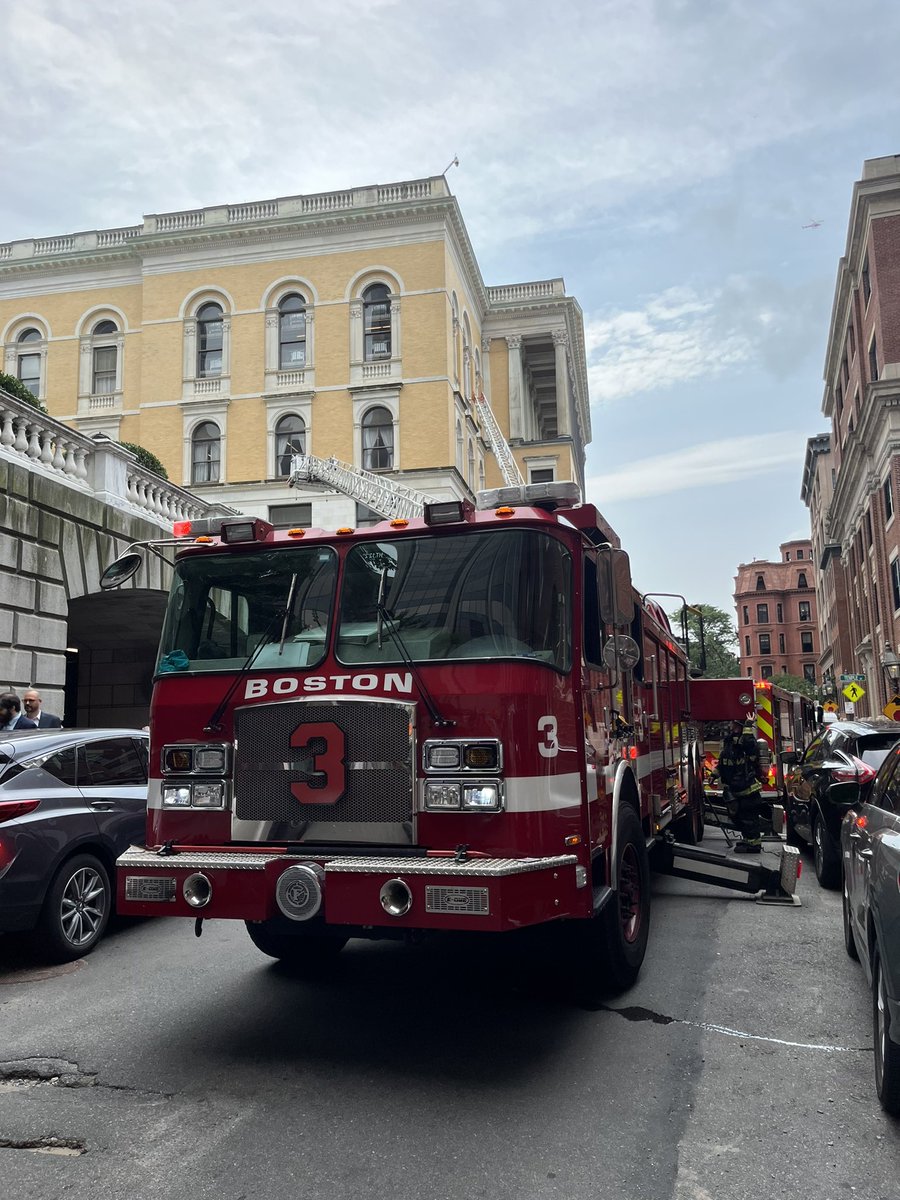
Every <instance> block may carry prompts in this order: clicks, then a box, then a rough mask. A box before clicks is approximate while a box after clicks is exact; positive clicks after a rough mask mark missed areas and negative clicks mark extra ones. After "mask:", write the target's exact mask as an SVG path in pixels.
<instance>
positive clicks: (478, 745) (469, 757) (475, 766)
mask: <svg viewBox="0 0 900 1200" xmlns="http://www.w3.org/2000/svg"><path fill="white" fill-rule="evenodd" d="M499 759H500V745H499V743H498V742H475V743H473V744H471V745H468V746H466V749H465V753H464V755H463V765H464V766H466V767H468V768H469V769H470V770H473V771H496V770H497V768H498V766H499V765H500V761H499Z"/></svg>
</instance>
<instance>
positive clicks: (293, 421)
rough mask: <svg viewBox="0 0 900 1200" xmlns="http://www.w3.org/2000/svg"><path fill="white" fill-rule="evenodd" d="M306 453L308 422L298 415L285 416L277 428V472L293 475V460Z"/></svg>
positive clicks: (282, 474)
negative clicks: (295, 456) (296, 455)
mask: <svg viewBox="0 0 900 1200" xmlns="http://www.w3.org/2000/svg"><path fill="white" fill-rule="evenodd" d="M305 453H306V422H305V421H304V420H303V418H302V417H300V416H298V415H297V414H296V413H288V414H287V415H286V416H283V417H282V418H281V419H280V420H279V421H278V423H277V425H276V426H275V472H276V474H277V475H281V476H286V475H290V473H291V459H292V458H293V457H294V455H295V454H305Z"/></svg>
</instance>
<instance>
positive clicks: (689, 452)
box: [586, 430, 809, 507]
mask: <svg viewBox="0 0 900 1200" xmlns="http://www.w3.org/2000/svg"><path fill="white" fill-rule="evenodd" d="M808 436H809V434H808V433H802V432H799V431H797V430H789V431H785V432H781V433H763V434H754V435H751V436H749V437H733V438H722V439H720V440H718V441H713V442H701V443H699V444H698V445H695V446H686V447H684V448H683V449H681V450H674V451H672V452H670V453H668V454H657V455H653V456H652V457H650V458H642V459H637V460H635V461H633V462H629V463H627V465H625V466H623V467H620V468H619V469H618V470H614V471H610V472H607V473H604V474H603V475H594V476H592V477H591V478H589V479H588V480H587V486H586V498H587V499H588V500H589V501H590V502H591V503H593V504H597V505H598V506H601V507H602V505H604V504H606V503H608V502H610V501H621V500H637V499H645V498H647V497H649V496H663V495H667V494H670V493H673V492H683V491H688V490H689V489H692V488H709V487H718V486H721V485H724V484H730V485H734V484H737V483H746V482H747V481H749V480H751V479H754V478H757V477H758V476H761V475H770V474H772V473H773V472H776V471H782V470H785V469H787V468H790V469H791V470H792V471H793V472H795V473H796V472H797V470H798V463H801V462H802V461H803V450H804V446H805V445H806V439H807V438H808ZM746 499H747V503H748V505H750V504H752V500H753V491H752V489H750V488H748V489H747V491H746Z"/></svg>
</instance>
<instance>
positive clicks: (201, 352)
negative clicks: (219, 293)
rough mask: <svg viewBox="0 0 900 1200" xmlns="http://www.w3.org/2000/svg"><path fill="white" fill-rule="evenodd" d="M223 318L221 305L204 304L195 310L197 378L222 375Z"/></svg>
mask: <svg viewBox="0 0 900 1200" xmlns="http://www.w3.org/2000/svg"><path fill="white" fill-rule="evenodd" d="M224 316H225V314H224V313H223V311H222V306H221V304H215V303H210V304H204V305H202V306H201V307H200V308H199V309H198V310H197V378H198V379H209V378H211V377H212V376H215V375H221V374H222V351H223V350H224V343H225V333H224Z"/></svg>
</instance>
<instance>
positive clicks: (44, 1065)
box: [0, 1056, 177, 1100]
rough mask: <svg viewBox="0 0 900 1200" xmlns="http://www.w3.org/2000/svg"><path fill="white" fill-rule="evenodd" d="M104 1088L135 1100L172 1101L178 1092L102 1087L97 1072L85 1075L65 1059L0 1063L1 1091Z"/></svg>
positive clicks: (84, 1072) (26, 1059)
mask: <svg viewBox="0 0 900 1200" xmlns="http://www.w3.org/2000/svg"><path fill="white" fill-rule="evenodd" d="M41 1084H47V1085H48V1086H50V1087H64V1088H102V1089H103V1090H104V1091H110V1092H127V1093H130V1094H131V1095H134V1096H155V1097H159V1098H162V1099H163V1100H172V1099H173V1098H174V1097H175V1096H176V1095H177V1093H176V1092H159V1091H153V1090H152V1089H149V1088H138V1087H133V1086H131V1085H130V1084H126V1083H103V1082H102V1081H101V1079H100V1076H99V1074H98V1073H97V1072H96V1071H82V1070H81V1068H80V1067H79V1066H78V1064H77V1063H73V1062H69V1061H68V1060H67V1059H64V1058H39V1057H37V1056H35V1057H32V1058H21V1059H14V1060H13V1061H11V1062H0V1091H14V1090H16V1089H17V1088H25V1087H39V1086H40V1085H41Z"/></svg>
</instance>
